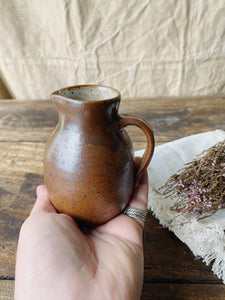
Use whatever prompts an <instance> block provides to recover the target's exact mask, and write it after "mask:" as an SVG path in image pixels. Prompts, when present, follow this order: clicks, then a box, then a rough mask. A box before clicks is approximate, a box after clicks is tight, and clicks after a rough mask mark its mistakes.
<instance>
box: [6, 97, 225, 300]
mask: <svg viewBox="0 0 225 300" xmlns="http://www.w3.org/2000/svg"><path fill="white" fill-rule="evenodd" d="M120 112H126V113H129V114H134V115H136V116H139V117H141V118H143V119H146V120H148V121H149V123H150V124H151V127H152V129H153V130H154V134H155V140H156V145H159V144H162V143H165V142H168V141H172V140H175V139H177V138H181V137H183V136H187V135H190V134H194V133H199V132H205V131H210V130H214V129H218V128H219V129H222V130H225V96H212V97H195V98H155V99H148V98H136V99H123V101H122V103H121V106H120ZM0 122H1V126H0V178H1V180H0V299H4V300H7V299H13V286H14V267H15V251H16V244H17V238H18V233H19V229H20V226H21V224H22V222H23V221H24V220H25V219H26V218H27V216H28V215H29V212H30V210H31V208H32V206H33V204H34V201H35V189H36V186H37V185H38V184H42V183H43V168H42V157H43V150H44V147H45V142H46V139H47V137H48V135H49V134H50V132H51V131H52V130H53V128H54V127H55V125H56V123H57V113H56V110H55V109H54V107H53V105H52V103H51V102H50V101H43V100H42V101H33V100H30V101H29V100H27V101H18V100H1V101H0ZM129 133H130V135H131V137H132V140H133V144H134V147H135V149H136V150H137V149H142V148H144V147H145V137H144V135H143V134H142V132H141V131H140V130H139V129H137V128H134V127H130V128H129ZM144 251H145V272H144V285H143V293H142V299H198V300H199V299H204V300H205V299H207V300H210V299H225V285H223V284H222V281H221V280H219V279H218V278H217V277H216V276H215V275H213V273H212V271H211V267H210V266H206V265H205V264H204V263H203V262H202V261H201V260H196V259H195V258H194V256H193V254H192V252H191V251H190V250H189V249H188V247H187V246H186V245H185V244H183V243H182V242H181V241H180V240H179V239H178V238H176V236H175V235H174V234H173V233H171V232H169V231H168V229H165V228H162V227H161V226H160V225H159V223H158V221H157V220H156V219H155V218H154V217H153V216H150V218H149V219H148V220H147V221H146V225H145V230H144Z"/></svg>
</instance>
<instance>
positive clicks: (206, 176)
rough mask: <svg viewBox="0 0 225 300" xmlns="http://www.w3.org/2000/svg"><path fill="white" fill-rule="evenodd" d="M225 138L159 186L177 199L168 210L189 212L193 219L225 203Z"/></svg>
mask: <svg viewBox="0 0 225 300" xmlns="http://www.w3.org/2000/svg"><path fill="white" fill-rule="evenodd" d="M224 177H225V140H224V141H222V142H220V143H218V144H216V145H215V146H213V147H211V148H209V149H207V150H205V151H204V152H203V153H201V154H200V157H199V158H198V157H197V158H196V159H195V160H194V161H192V162H190V163H188V164H187V165H186V167H185V168H184V169H183V170H181V171H180V172H179V173H178V174H174V175H173V176H171V177H170V179H169V180H168V181H167V183H166V184H165V185H164V186H163V187H161V190H162V191H163V193H164V194H165V195H166V196H167V197H169V196H173V197H175V198H176V199H177V201H176V203H175V204H174V206H173V207H171V209H172V210H175V211H178V212H180V213H190V214H192V215H195V216H196V218H197V219H201V218H205V217H208V216H210V215H212V214H214V213H215V212H216V211H217V210H218V209H221V208H223V207H225V182H224Z"/></svg>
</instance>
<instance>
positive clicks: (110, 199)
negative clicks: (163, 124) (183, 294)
mask: <svg viewBox="0 0 225 300" xmlns="http://www.w3.org/2000/svg"><path fill="white" fill-rule="evenodd" d="M51 98H52V100H53V103H54V105H55V106H56V108H57V111H58V115H59V121H58V124H57V126H56V128H55V130H54V131H53V133H52V134H51V136H50V137H49V139H48V141H47V144H46V148H45V154H44V179H45V184H46V186H47V190H48V193H49V197H50V200H51V202H52V204H53V205H54V207H55V208H56V209H57V211H58V212H61V213H65V214H68V215H70V216H72V217H74V218H75V219H76V220H77V221H78V222H81V223H82V222H84V223H86V224H89V225H99V224H102V223H105V222H107V221H108V220H110V219H112V218H113V217H115V216H116V215H118V214H120V213H121V212H122V211H123V210H124V209H125V207H126V205H127V203H128V202H129V200H130V197H131V195H132V192H133V188H134V185H135V184H137V183H138V180H139V178H140V176H141V175H142V173H143V171H144V170H145V169H146V168H147V166H148V164H149V162H150V160H151V157H152V154H153V150H154V137H153V133H152V131H151V129H150V128H149V125H148V124H147V123H146V122H145V121H142V120H140V119H138V118H136V117H133V116H125V115H120V114H119V113H118V109H119V104H120V93H119V92H118V91H117V90H115V89H113V88H110V87H106V86H100V85H81V86H73V87H67V88H63V89H60V90H58V91H56V92H54V93H53V94H52V95H51ZM128 125H135V126H137V127H140V128H141V129H142V130H143V131H144V133H145V135H146V139H147V146H146V150H145V153H144V155H143V158H142V160H141V162H140V163H139V165H138V166H137V167H135V164H134V152H133V148H132V143H131V141H130V138H129V136H128V134H127V133H126V131H125V130H124V128H125V127H126V126H128Z"/></svg>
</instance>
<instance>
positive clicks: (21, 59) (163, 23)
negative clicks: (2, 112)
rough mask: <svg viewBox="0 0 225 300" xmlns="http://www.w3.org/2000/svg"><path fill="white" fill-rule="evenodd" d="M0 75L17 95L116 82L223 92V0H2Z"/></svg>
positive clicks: (150, 92)
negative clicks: (71, 86)
mask: <svg viewBox="0 0 225 300" xmlns="http://www.w3.org/2000/svg"><path fill="white" fill-rule="evenodd" d="M0 7H1V12H0V78H1V81H2V82H4V84H5V85H6V87H7V89H8V91H9V92H10V93H11V95H12V97H14V98H32V99H40V98H41V99H46V98H48V97H49V94H50V93H51V92H52V91H54V90H56V89H59V88H61V87H65V86H68V85H74V84H83V83H101V84H106V85H110V86H113V87H114V88H117V89H119V90H120V91H121V93H122V96H124V97H130V96H142V97H143V96H160V95H165V96H168V95H172V96H178V95H206V94H222V93H224V92H225V55H224V54H225V45H224V39H225V0H152V1H150V0H7V1H6V0H0Z"/></svg>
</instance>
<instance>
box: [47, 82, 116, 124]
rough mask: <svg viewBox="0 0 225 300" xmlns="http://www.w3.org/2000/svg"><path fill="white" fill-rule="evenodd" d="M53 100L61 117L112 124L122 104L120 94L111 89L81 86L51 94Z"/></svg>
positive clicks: (97, 86)
mask: <svg viewBox="0 0 225 300" xmlns="http://www.w3.org/2000/svg"><path fill="white" fill-rule="evenodd" d="M51 99H52V100H53V103H54V105H55V106H56V108H57V110H58V113H59V115H62V114H64V115H65V117H66V118H68V117H71V118H73V119H74V118H79V119H80V118H81V117H82V119H83V120H85V122H87V120H88V119H93V120H94V122H95V123H98V122H101V120H102V122H104V123H105V122H107V123H108V122H110V119H111V118H116V116H117V114H118V108H119V103H120V93H119V92H118V91H117V90H115V89H113V88H109V87H105V86H99V85H81V86H74V87H68V88H64V89H60V90H58V91H55V92H54V93H52V94H51Z"/></svg>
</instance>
